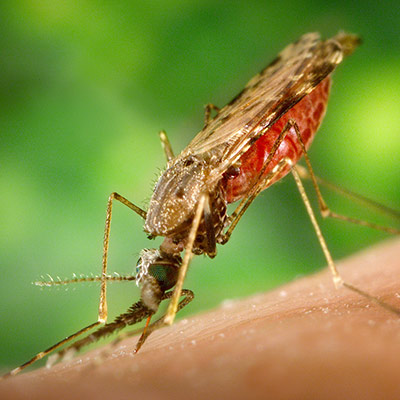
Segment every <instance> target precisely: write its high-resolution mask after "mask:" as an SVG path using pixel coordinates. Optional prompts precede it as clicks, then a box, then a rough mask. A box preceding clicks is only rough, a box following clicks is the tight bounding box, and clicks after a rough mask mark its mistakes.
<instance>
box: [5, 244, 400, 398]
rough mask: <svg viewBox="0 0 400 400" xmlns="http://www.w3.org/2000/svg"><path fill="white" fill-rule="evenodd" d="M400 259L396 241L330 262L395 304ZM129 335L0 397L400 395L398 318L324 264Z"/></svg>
mask: <svg viewBox="0 0 400 400" xmlns="http://www.w3.org/2000/svg"><path fill="white" fill-rule="evenodd" d="M399 260H400V240H399V239H398V238H394V239H390V240H388V241H386V242H383V243H381V244H379V245H375V246H374V247H372V248H370V249H368V250H364V251H363V252H361V253H359V254H356V255H354V256H352V257H349V258H348V259H346V260H343V261H341V262H339V263H338V267H339V270H340V271H341V272H342V275H343V277H344V278H345V280H347V281H348V282H350V283H352V284H354V285H357V286H359V287H360V288H363V289H364V290H367V291H368V292H369V293H371V294H373V295H376V296H378V297H379V298H381V299H382V300H385V301H386V302H387V303H390V304H392V305H393V306H395V307H396V308H398V309H399V310H400V299H399V297H400V280H399V275H400V261H399ZM197 301H199V299H197ZM136 340H137V338H136V337H134V338H129V339H126V340H124V341H122V342H120V343H119V344H118V345H117V346H116V347H111V346H105V347H102V348H100V349H97V350H94V351H91V352H88V353H86V354H83V355H82V356H79V355H78V356H77V357H75V358H74V359H73V360H71V361H69V362H64V363H60V364H58V365H56V366H54V367H53V368H52V369H50V370H49V369H40V370H36V371H34V372H31V373H26V374H21V375H19V376H16V377H14V378H11V379H8V380H4V381H2V382H0V398H1V399H28V398H29V399H48V398H58V399H64V398H107V399H125V398H132V399H133V398H135V399H136V398H137V399H153V398H154V399H160V398H163V399H165V398H168V399H170V398H171V399H172V398H174V399H179V398H187V397H188V396H189V397H190V398H191V399H197V398H198V399H200V398H231V399H235V398H238V399H239V398H271V399H299V398H307V399H341V398H342V399H381V398H385V399H399V398H400V380H399V369H400V357H399V355H400V318H399V317H398V316H396V315H395V314H391V313H390V312H388V311H386V310H384V309H382V308H380V307H378V306H376V305H374V304H370V303H368V301H367V300H365V299H363V298H361V297H359V296H357V295H356V294H354V293H352V292H350V291H348V290H346V289H344V288H343V289H340V290H335V288H334V286H333V284H332V281H331V276H330V273H329V271H327V270H324V271H322V272H320V273H318V274H315V275H312V276H308V277H305V278H302V279H298V280H296V281H294V282H293V283H290V284H288V285H285V286H283V287H280V288H278V289H276V290H275V291H272V292H269V293H263V294H258V295H255V296H253V297H250V298H247V299H244V300H234V301H225V302H224V304H222V305H221V306H220V307H219V308H218V309H216V310H213V311H211V312H208V313H204V314H200V315H197V316H194V317H192V318H190V319H187V320H181V321H179V322H177V323H176V324H175V325H174V326H172V327H170V328H166V329H162V330H160V331H158V332H155V333H154V334H153V335H152V336H151V337H150V339H149V340H148V342H147V343H146V345H145V346H144V347H143V348H142V350H141V351H140V352H139V353H138V354H137V355H133V354H132V349H133V348H134V344H135V343H136ZM100 354H103V356H102V357H100ZM104 354H105V355H104Z"/></svg>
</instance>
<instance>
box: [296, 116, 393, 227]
mask: <svg viewBox="0 0 400 400" xmlns="http://www.w3.org/2000/svg"><path fill="white" fill-rule="evenodd" d="M288 123H290V124H291V126H293V127H294V129H295V131H296V135H297V139H298V140H299V143H300V145H301V148H302V151H303V155H304V159H305V161H306V164H307V169H308V171H309V174H310V178H311V180H312V183H313V186H314V189H315V192H316V193H317V198H318V205H319V209H320V212H321V215H322V217H324V218H328V217H330V218H335V219H340V220H342V221H347V222H351V223H353V224H357V225H362V226H367V227H369V228H373V229H376V230H380V231H383V232H387V233H391V234H400V230H398V229H395V228H390V227H386V226H381V225H377V224H374V223H372V222H368V221H364V220H360V219H357V218H352V217H348V216H346V215H342V214H337V213H335V212H333V211H331V210H330V209H329V207H328V206H327V205H326V203H325V200H324V199H323V197H322V194H321V191H320V189H319V186H318V182H317V177H316V176H315V174H314V171H313V169H312V166H311V162H310V158H309V157H308V153H307V150H306V147H305V145H304V142H303V140H302V138H301V134H300V129H299V127H298V125H297V123H296V122H295V121H293V120H289V121H288Z"/></svg>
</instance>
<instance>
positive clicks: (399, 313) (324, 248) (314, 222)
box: [286, 159, 400, 316]
mask: <svg viewBox="0 0 400 400" xmlns="http://www.w3.org/2000/svg"><path fill="white" fill-rule="evenodd" d="M286 160H287V163H288V165H290V167H291V171H292V174H293V177H294V180H295V182H296V185H297V188H298V189H299V192H300V195H301V198H302V200H303V203H304V205H305V207H306V210H307V213H308V215H309V217H310V220H311V223H312V225H313V227H314V230H315V233H316V235H317V238H318V241H319V243H320V245H321V248H322V251H323V253H324V255H325V258H326V260H327V262H328V267H329V269H330V271H331V273H332V279H333V283H334V284H335V286H336V288H339V287H341V286H344V287H346V288H347V289H350V290H351V291H353V292H355V293H357V294H359V295H361V296H363V297H365V298H366V299H368V300H369V301H371V302H374V303H376V304H378V305H379V306H381V307H383V308H384V309H386V310H388V311H390V312H392V313H394V314H396V315H397V316H400V310H398V309H396V308H395V307H392V306H391V305H390V304H387V303H385V302H383V301H382V300H380V299H378V298H377V297H375V296H372V295H370V294H369V293H367V292H365V291H364V290H361V289H359V288H358V287H356V286H354V285H352V284H350V283H347V282H345V281H344V280H343V278H342V277H341V276H340V273H339V271H338V270H337V268H336V265H335V263H334V261H333V259H332V256H331V253H330V251H329V249H328V246H327V244H326V241H325V238H324V236H323V234H322V232H321V229H320V227H319V224H318V222H317V219H316V217H315V214H314V211H313V209H312V207H311V203H310V200H309V199H308V196H307V193H306V191H305V189H304V186H303V183H302V182H301V179H300V176H299V174H298V172H297V168H296V167H295V166H293V164H292V162H291V161H290V160H289V159H286Z"/></svg>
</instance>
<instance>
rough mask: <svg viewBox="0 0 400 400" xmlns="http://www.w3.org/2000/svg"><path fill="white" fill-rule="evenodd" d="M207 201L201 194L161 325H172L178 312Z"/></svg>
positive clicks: (206, 197) (204, 195) (205, 196)
mask: <svg viewBox="0 0 400 400" xmlns="http://www.w3.org/2000/svg"><path fill="white" fill-rule="evenodd" d="M206 201H208V196H207V194H206V193H203V194H201V195H200V199H199V202H198V204H197V208H196V212H195V215H194V218H193V222H192V226H191V228H190V232H189V236H188V239H187V243H186V246H185V255H184V257H183V261H182V265H181V266H180V268H179V275H178V279H177V282H176V284H175V287H174V290H173V293H172V297H171V301H170V303H169V306H168V309H167V313H166V314H165V317H164V318H163V319H162V324H163V325H172V323H173V322H174V319H175V314H176V313H177V310H178V303H179V298H180V297H181V293H182V286H183V281H184V280H185V277H186V272H187V270H188V267H189V264H190V261H191V259H192V257H193V253H192V249H193V244H194V241H195V239H196V234H197V230H198V228H199V225H200V221H201V217H202V215H203V211H204V206H205V202H206Z"/></svg>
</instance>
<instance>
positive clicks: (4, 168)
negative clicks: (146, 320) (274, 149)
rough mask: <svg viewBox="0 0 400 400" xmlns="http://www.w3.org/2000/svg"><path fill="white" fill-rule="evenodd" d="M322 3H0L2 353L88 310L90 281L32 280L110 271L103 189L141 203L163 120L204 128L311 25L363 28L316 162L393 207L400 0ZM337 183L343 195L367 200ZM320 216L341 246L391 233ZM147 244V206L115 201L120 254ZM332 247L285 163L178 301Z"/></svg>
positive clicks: (183, 132)
mask: <svg viewBox="0 0 400 400" xmlns="http://www.w3.org/2000/svg"><path fill="white" fill-rule="evenodd" d="M328 4H329V3H326V2H320V1H313V0H309V1H303V2H296V1H293V0H282V1H280V2H276V3H274V2H260V1H202V2H198V1H190V0H185V1H179V0H163V1H160V0H158V1H146V2H144V1H137V0H136V1H114V2H105V1H103V2H102V1H89V0H86V1H79V2H73V1H70V2H68V1H60V0H51V1H50V0H44V1H39V2H38V1H32V0H30V1H29V0H14V1H2V2H1V3H0V21H1V23H0V48H1V59H0V71H1V73H0V104H1V107H0V165H1V168H0V183H1V186H0V187H1V191H2V196H1V199H0V201H1V205H0V207H1V215H0V224H1V227H2V229H1V233H0V251H1V252H0V254H1V275H2V277H1V281H0V285H1V287H0V296H1V301H0V303H1V310H2V311H1V315H0V318H1V320H0V324H1V330H0V343H1V351H0V357H1V359H0V364H1V365H3V366H16V365H17V364H19V363H21V362H23V361H26V360H27V359H28V358H29V357H31V356H32V355H33V354H34V353H36V352H38V351H40V350H42V349H44V348H46V347H47V346H49V345H51V344H53V343H54V342H55V341H57V340H59V339H61V338H63V337H65V336H66V335H68V334H70V333H72V332H74V331H76V330H77V329H78V328H81V327H82V326H84V325H87V324H88V323H90V322H92V321H94V320H95V318H96V312H97V302H98V291H99V290H98V287H97V286H96V285H89V286H79V287H78V286H76V287H72V286H70V287H69V290H68V291H66V290H64V289H61V290H55V289H54V290H51V289H50V290H44V291H40V290H39V289H38V288H36V287H34V286H33V285H31V282H33V281H35V280H37V279H39V278H40V275H42V274H46V273H49V274H51V275H52V276H54V277H55V276H61V277H63V278H64V277H71V276H72V274H73V273H74V272H75V273H77V274H79V273H83V274H90V273H99V272H100V263H101V251H102V235H103V226H104V217H105V206H106V201H107V197H108V195H109V193H111V192H112V191H118V192H119V193H121V194H123V195H125V196H126V197H128V198H129V199H130V200H132V201H133V202H136V203H137V204H138V205H140V206H143V207H146V204H147V202H148V199H149V198H150V196H151V193H152V186H153V184H154V182H155V180H156V178H157V176H158V175H159V173H160V171H161V170H162V168H163V165H164V157H163V154H162V151H161V147H160V144H159V142H158V135H157V132H158V131H159V130H161V129H165V130H166V131H167V132H168V133H169V137H170V140H171V142H172V144H173V147H174V148H175V151H176V152H178V151H180V150H181V149H182V148H184V146H185V145H186V144H187V143H188V142H189V141H190V140H191V138H192V137H193V136H194V135H195V134H196V132H197V131H199V130H200V129H201V126H202V121H203V106H204V104H206V103H208V102H212V103H214V104H217V105H223V104H224V103H226V102H227V101H229V100H230V99H231V98H232V97H233V96H234V95H235V94H236V93H237V92H238V91H240V90H241V88H242V87H243V85H244V84H245V83H246V82H247V81H248V80H249V79H250V78H251V77H252V76H253V75H254V74H255V73H257V72H258V71H259V70H260V69H261V68H262V67H264V66H265V65H266V64H267V63H268V62H269V61H271V60H272V59H273V58H274V57H275V56H276V54H277V53H278V52H279V51H280V50H281V49H282V48H283V47H284V46H285V45H287V44H288V43H290V42H291V41H293V40H295V39H297V38H298V37H299V36H300V35H301V34H303V33H305V32H309V31H314V30H315V31H320V32H321V33H322V34H323V36H325V37H329V36H331V35H333V34H335V33H336V32H337V31H338V30H340V29H344V30H348V31H351V32H356V33H358V34H360V35H361V36H362V38H363V40H364V44H363V46H362V47H361V48H360V49H358V50H357V51H356V52H355V54H354V55H353V56H352V57H350V58H349V59H347V60H346V61H345V62H344V63H343V65H341V66H340V67H339V68H338V71H337V72H336V73H335V78H334V86H333V90H332V96H331V102H330V106H329V110H328V114H327V116H326V119H325V122H324V124H323V126H322V128H321V132H320V133H319V135H318V136H317V138H316V140H315V143H314V145H313V148H312V150H311V157H312V160H313V163H314V166H315V170H316V171H317V173H318V174H320V175H321V176H323V177H325V178H327V179H330V180H331V181H334V182H337V183H339V184H340V185H343V186H345V187H350V188H352V189H353V190H356V191H358V192H360V193H363V194H365V195H369V196H370V197H372V198H374V199H376V200H378V201H381V202H382V203H385V204H387V205H391V206H392V207H398V205H399V199H400V189H399V187H400V186H399V171H398V161H399V158H398V157H399V156H398V155H399V153H400V140H399V125H400V124H399V122H400V119H399V115H400V113H399V112H398V93H400V79H399V66H400V52H399V45H400V40H399V37H400V36H399V22H400V20H399V15H398V5H397V3H396V2H394V1H386V2H380V3H377V2H374V1H371V0H366V1H365V2H363V3H362V4H361V3H360V2H358V1H354V0H346V1H337V2H335V5H334V6H333V5H332V6H331V5H328ZM396 10H397V11H396ZM310 193H311V192H310ZM327 198H328V201H329V204H330V205H331V206H332V208H334V209H335V210H337V211H342V212H349V213H351V214H356V215H359V216H364V217H365V216H367V217H368V216H369V217H371V212H370V211H368V210H367V211H363V210H360V208H359V207H358V206H352V205H351V204H350V205H349V203H348V202H347V201H343V199H341V198H339V197H338V196H336V195H333V196H331V195H330V194H329V193H328V194H327ZM374 218H375V216H374V215H373V214H372V219H374ZM375 220H378V221H379V220H380V219H379V217H376V218H375ZM392 223H393V221H392ZM388 224H389V225H390V221H389V222H388ZM322 227H323V230H324V232H325V234H326V238H327V241H328V243H329V245H330V247H331V250H332V253H333V255H334V257H335V258H336V259H338V258H340V257H344V256H345V255H347V254H350V253H352V252H354V251H356V250H358V249H361V248H363V247H365V246H367V245H369V244H371V243H373V242H375V241H378V240H382V239H383V238H385V235H383V234H380V233H377V232H370V231H368V230H365V229H362V228H359V227H354V226H348V225H346V224H344V225H343V224H341V223H340V222H335V221H324V222H323V223H322ZM157 243H158V241H157ZM152 245H153V244H149V242H148V240H147V239H146V235H145V234H144V233H143V232H142V221H140V219H139V218H138V216H136V215H134V214H133V213H132V212H131V211H129V210H127V209H124V207H122V206H121V205H119V204H116V206H115V208H114V219H113V226H112V238H111V250H110V251H111V253H110V263H109V265H110V271H118V272H120V273H131V271H132V270H133V269H134V266H135V263H136V259H137V258H138V253H139V251H140V249H141V248H143V247H146V246H147V247H148V246H152ZM324 265H325V261H324V259H323V256H322V253H321V250H320V248H319V245H318V243H317V241H316V239H315V234H314V233H313V230H312V228H311V225H310V222H309V220H308V217H307V215H306V213H305V210H304V206H303V204H302V203H301V201H300V199H299V195H298V193H297V190H296V188H295V186H294V184H293V182H292V179H290V178H287V179H286V180H285V181H284V182H282V183H280V184H277V185H275V187H272V188H271V189H269V190H268V191H267V192H265V193H263V194H262V195H261V196H260V198H259V199H257V201H256V202H255V204H254V205H252V206H251V208H250V209H249V211H248V212H247V215H246V216H245V217H244V218H243V220H242V221H241V223H240V224H239V227H238V228H237V231H236V232H235V233H234V235H233V238H232V240H231V241H230V242H229V243H228V244H227V245H226V246H223V247H219V254H218V257H217V258H216V259H215V260H213V261H210V260H208V259H207V258H205V257H197V258H196V259H195V260H194V262H193V264H192V266H191V269H190V272H189V276H188V279H187V281H186V283H185V286H186V287H188V288H191V289H193V290H194V291H195V293H196V300H195V301H194V303H193V304H192V305H191V306H190V307H188V309H187V310H186V311H184V313H186V315H187V314H190V313H194V312H196V311H198V310H201V309H205V308H210V307H213V306H216V305H218V304H219V303H220V302H221V301H222V300H224V299H228V298H233V297H239V296H245V295H249V294H252V293H255V292H257V291H264V290H267V289H269V288H271V287H274V286H276V285H278V284H281V283H283V282H285V281H287V280H290V279H293V278H294V277H296V276H300V275H303V274H306V273H309V272H311V271H314V270H316V269H318V268H321V267H323V266H324ZM72 290H74V292H73V293H70V292H71V291H72ZM138 296H139V291H138V289H137V288H136V287H135V286H134V285H132V284H119V285H117V284H114V285H112V286H111V287H110V291H109V299H110V313H111V315H110V318H112V317H113V316H115V315H116V314H117V313H119V312H123V311H125V309H126V308H127V307H128V306H129V305H130V304H131V303H133V302H134V301H136V300H137V299H138ZM184 313H183V315H184Z"/></svg>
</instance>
